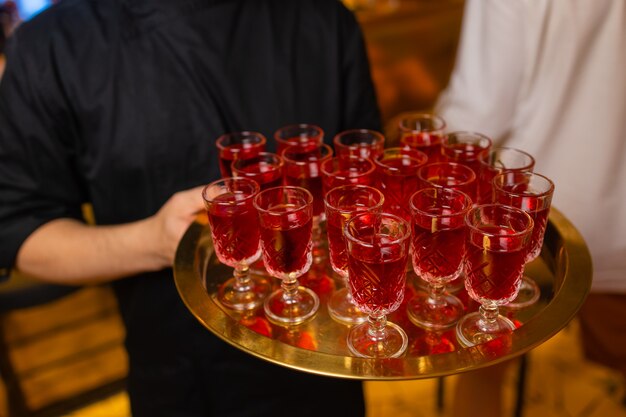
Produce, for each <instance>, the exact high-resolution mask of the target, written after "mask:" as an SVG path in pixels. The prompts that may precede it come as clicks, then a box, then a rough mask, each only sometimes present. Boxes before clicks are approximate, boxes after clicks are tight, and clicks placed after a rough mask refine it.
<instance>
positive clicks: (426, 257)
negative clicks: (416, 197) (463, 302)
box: [412, 224, 465, 282]
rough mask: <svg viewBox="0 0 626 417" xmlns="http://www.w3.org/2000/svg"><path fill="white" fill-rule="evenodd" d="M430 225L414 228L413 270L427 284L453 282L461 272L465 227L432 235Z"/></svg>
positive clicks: (419, 225) (415, 225) (415, 226)
mask: <svg viewBox="0 0 626 417" xmlns="http://www.w3.org/2000/svg"><path fill="white" fill-rule="evenodd" d="M430 226H431V225H430V224H427V225H426V224H414V225H413V234H412V245H413V246H412V247H413V251H412V260H413V267H414V268H415V272H416V273H417V274H419V275H420V276H421V277H422V278H423V279H424V280H426V281H428V282H442V281H447V280H451V279H453V278H455V277H456V276H458V275H459V274H460V273H461V270H462V260H463V253H464V251H465V228H463V227H458V228H456V229H450V230H439V231H436V232H431V227H430ZM461 226H462V225H461Z"/></svg>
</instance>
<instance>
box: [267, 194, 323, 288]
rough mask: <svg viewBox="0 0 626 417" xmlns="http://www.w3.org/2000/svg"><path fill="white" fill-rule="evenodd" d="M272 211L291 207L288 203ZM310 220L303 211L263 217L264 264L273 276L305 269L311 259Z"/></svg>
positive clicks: (286, 209) (287, 209) (290, 208)
mask: <svg viewBox="0 0 626 417" xmlns="http://www.w3.org/2000/svg"><path fill="white" fill-rule="evenodd" d="M272 210H273V211H279V212H280V211H284V212H287V211H289V210H293V207H291V206H288V205H286V206H283V207H273V208H272ZM311 227H312V222H311V219H310V218H308V219H307V216H306V213H304V212H302V211H298V212H294V213H291V214H289V215H285V216H264V218H263V221H262V223H261V241H262V245H261V246H262V249H263V261H264V262H265V267H266V269H267V270H268V272H269V273H270V274H272V275H273V276H280V275H282V274H286V273H290V272H298V273H301V272H304V271H306V269H308V267H309V266H310V262H311V248H312V244H311Z"/></svg>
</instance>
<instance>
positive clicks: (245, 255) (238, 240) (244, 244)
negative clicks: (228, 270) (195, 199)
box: [207, 194, 260, 266]
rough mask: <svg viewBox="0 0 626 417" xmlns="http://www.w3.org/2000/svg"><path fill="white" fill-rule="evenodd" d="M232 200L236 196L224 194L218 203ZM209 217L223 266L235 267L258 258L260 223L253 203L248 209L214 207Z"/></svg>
mask: <svg viewBox="0 0 626 417" xmlns="http://www.w3.org/2000/svg"><path fill="white" fill-rule="evenodd" d="M232 200H233V196H232V194H224V195H221V196H219V197H217V198H216V199H215V201H216V202H219V201H232ZM207 214H208V218H209V224H210V225H211V236H212V237H213V242H214V244H215V252H216V254H217V257H218V259H219V260H220V262H222V263H224V264H226V265H229V266H234V265H235V264H237V263H239V262H242V261H246V260H249V259H253V258H256V257H257V256H258V251H259V234H260V232H259V220H258V214H257V211H256V210H255V209H254V207H253V206H252V202H251V201H250V204H246V205H245V206H221V205H212V206H211V207H210V208H209V209H208V210H207Z"/></svg>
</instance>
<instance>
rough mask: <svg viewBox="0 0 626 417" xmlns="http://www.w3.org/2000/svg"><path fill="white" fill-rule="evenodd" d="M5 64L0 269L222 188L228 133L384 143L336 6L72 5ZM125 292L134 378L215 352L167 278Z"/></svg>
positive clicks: (74, 1)
mask: <svg viewBox="0 0 626 417" xmlns="http://www.w3.org/2000/svg"><path fill="white" fill-rule="evenodd" d="M6 52H7V67H6V72H5V75H4V77H3V79H2V81H1V83H0V202H1V203H0V241H1V242H2V245H0V268H2V267H7V268H8V267H11V266H12V265H13V263H14V261H15V256H16V254H17V251H18V249H19V247H20V245H21V244H22V242H23V241H24V240H25V239H26V238H27V237H28V235H29V234H31V233H32V232H33V231H34V230H35V229H36V228H38V227H39V226H41V225H42V224H44V223H46V222H48V221H50V220H52V219H55V218H60V217H72V218H80V217H81V210H80V208H81V204H82V203H85V202H88V203H91V204H92V206H93V209H94V214H95V218H96V222H97V223H98V224H118V223H125V222H129V221H134V220H138V219H142V218H145V217H148V216H150V215H153V214H154V213H156V211H157V210H158V209H159V208H160V207H161V205H162V204H163V203H164V202H165V201H166V200H167V199H168V198H169V197H170V196H171V195H172V194H173V193H174V192H176V191H180V190H183V189H188V188H191V187H193V186H197V185H201V184H205V183H208V182H210V181H212V180H214V179H216V178H218V177H219V169H218V162H217V161H218V158H217V152H216V147H215V143H214V142H215V139H216V138H217V137H218V136H219V135H221V134H223V133H225V132H230V131H237V130H254V131H259V132H261V133H263V134H264V135H266V136H267V137H268V148H269V150H273V146H274V144H273V140H272V135H273V132H274V131H275V130H276V129H277V128H279V127H281V126H284V125H287V124H292V123H314V124H317V125H319V126H321V127H322V128H323V129H324V131H325V141H326V142H328V143H330V141H331V140H332V137H333V136H334V134H336V133H337V132H339V131H341V130H344V129H349V128H370V129H376V130H380V128H381V126H380V120H379V113H378V108H377V106H376V100H375V94H374V89H373V85H372V82H371V78H370V73H369V69H368V63H367V57H366V55H365V51H364V45H363V39H362V35H361V32H360V30H359V27H358V24H357V22H356V21H355V19H354V16H353V15H352V14H351V13H350V12H349V11H348V10H346V9H345V7H343V5H342V4H341V3H340V2H338V1H334V0H332V1H331V0H297V1H295V0H283V1H279V0H274V1H271V0H263V1H260V0H255V1H245V0H237V1H211V0H171V1H165V0H153V1H149V0H142V1H139V0H64V1H63V2H61V3H60V4H58V5H56V6H53V7H52V8H50V9H49V10H47V11H45V12H43V13H42V14H40V15H39V16H37V17H35V18H34V19H32V20H31V21H28V22H25V23H24V24H22V25H21V26H20V27H19V28H18V30H17V31H16V32H15V33H14V34H13V36H12V38H11V39H10V42H9V44H8V45H7V51H6ZM78 261H79V260H77V262H78ZM113 286H114V289H115V291H116V294H117V296H118V299H119V305H120V309H121V312H122V316H123V319H124V322H125V324H126V326H127V348H128V351H129V354H130V358H131V365H132V367H139V368H142V367H143V368H144V369H150V368H153V367H155V366H157V365H156V364H158V363H161V362H162V359H163V358H164V357H166V356H168V355H170V354H176V353H177V352H183V353H186V352H193V351H194V350H195V349H198V348H201V349H205V348H204V347H202V346H204V345H205V344H207V343H208V345H210V344H211V343H213V342H212V339H211V337H209V336H208V331H206V330H205V329H201V328H200V325H199V324H198V323H196V322H195V319H193V317H191V315H190V314H189V312H188V311H186V309H185V307H184V306H183V304H182V302H181V300H180V298H179V296H178V294H177V292H176V289H175V286H174V284H173V279H172V272H171V270H164V271H161V272H158V273H151V274H144V275H141V276H137V277H132V278H129V279H123V280H119V281H116V282H115V283H113ZM207 340H208V342H207ZM208 345H207V346H208ZM147 347H149V348H147ZM210 354H211V353H210V351H209V350H207V355H210ZM131 372H132V369H131Z"/></svg>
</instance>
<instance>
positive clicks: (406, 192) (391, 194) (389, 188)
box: [377, 158, 419, 220]
mask: <svg viewBox="0 0 626 417" xmlns="http://www.w3.org/2000/svg"><path fill="white" fill-rule="evenodd" d="M385 166H386V167H388V168H385V169H380V168H378V170H377V171H378V172H377V176H378V180H377V187H378V189H379V190H380V191H381V192H382V193H383V195H384V196H385V202H384V204H383V208H384V211H387V212H389V213H392V214H395V215H397V216H400V217H402V218H404V219H407V220H410V218H411V213H410V209H409V199H410V198H411V195H412V194H413V193H414V192H416V191H417V190H418V189H419V180H418V177H417V168H418V165H417V164H416V163H415V161H412V160H409V159H407V158H391V159H388V160H385ZM389 168H390V169H391V170H393V172H394V173H396V175H393V174H390V173H388V172H385V171H389Z"/></svg>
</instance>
